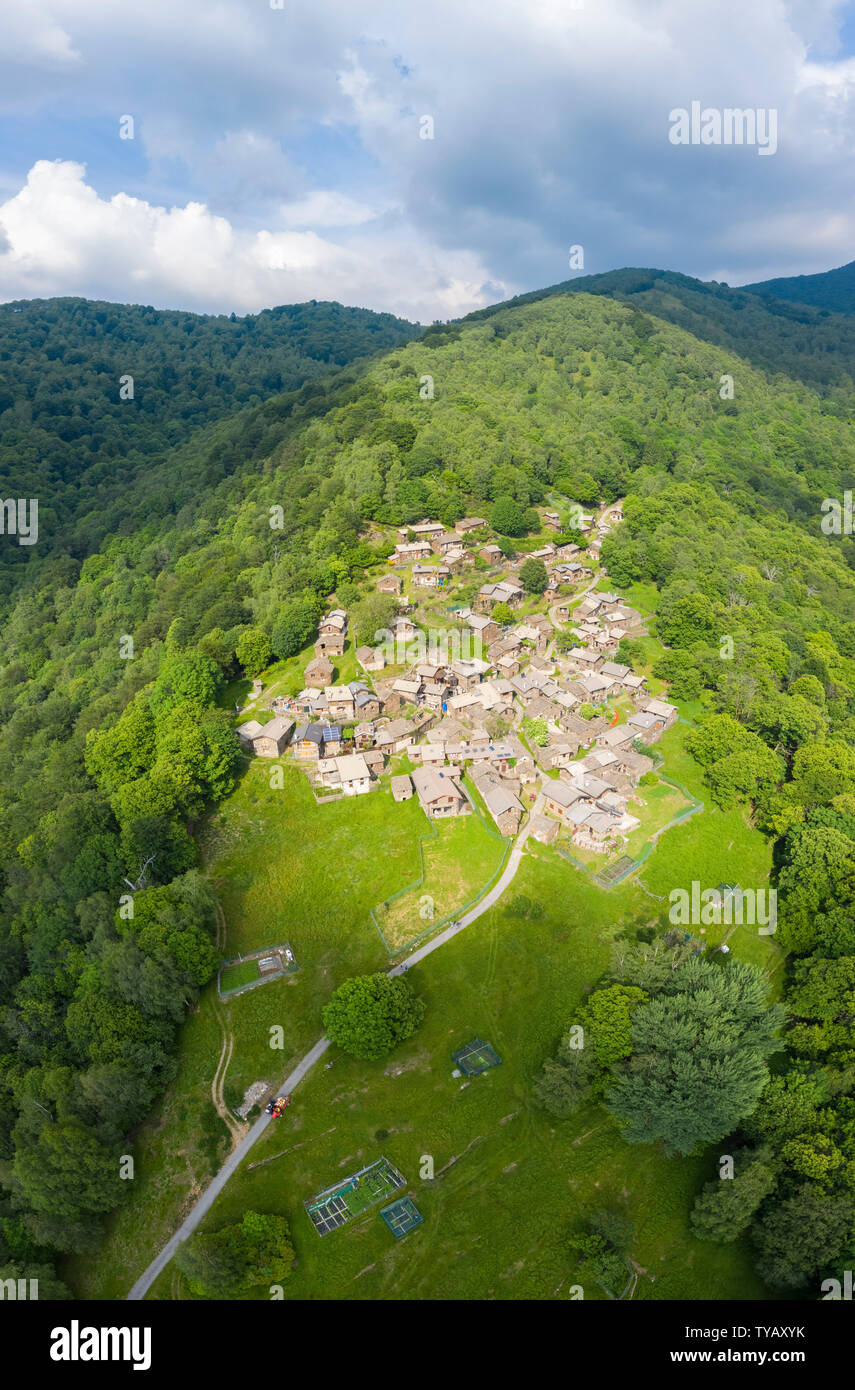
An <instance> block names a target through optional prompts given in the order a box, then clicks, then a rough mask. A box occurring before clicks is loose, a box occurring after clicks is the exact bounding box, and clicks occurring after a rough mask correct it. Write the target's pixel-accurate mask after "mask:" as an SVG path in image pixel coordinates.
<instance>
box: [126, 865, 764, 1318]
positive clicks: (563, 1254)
mask: <svg viewBox="0 0 855 1390" xmlns="http://www.w3.org/2000/svg"><path fill="white" fill-rule="evenodd" d="M514 889H515V890H518V891H519V893H521V894H525V895H526V896H527V897H529V898H530V899H531V900H533V901H535V902H538V903H540V904H541V906H542V907H543V909H544V911H543V915H542V916H541V917H539V918H531V919H518V918H514V917H510V916H508V914H507V913H506V911H505V910H504V907H503V906H502V905H501V904H500V905H498V906H497V907H495V908H494V909H492V910H491V911H490V912H489V913H487V914H485V915H484V917H482V918H481V919H479V920H478V921H477V922H476V923H475V924H473V926H472V927H470V928H469V929H468V930H467V931H466V932H464V933H462V934H461V935H460V936H458V937H456V938H455V939H454V940H453V941H451V942H449V943H448V944H447V945H445V946H443V947H442V948H441V949H440V950H439V951H437V952H436V953H435V954H434V955H432V956H430V957H428V958H427V959H426V960H425V961H423V962H422V963H421V964H420V965H419V966H418V967H417V968H414V970H413V971H412V973H411V975H410V977H409V978H410V980H411V983H412V984H413V986H414V988H416V989H417V990H418V992H419V994H421V995H422V996H423V997H424V999H425V1001H426V1003H427V1006H428V1012H427V1017H426V1020H425V1022H424V1024H423V1026H422V1027H421V1029H420V1030H419V1032H418V1033H417V1034H416V1035H415V1036H414V1037H413V1038H412V1039H410V1040H408V1042H407V1043H405V1044H402V1045H401V1047H399V1048H398V1049H397V1050H396V1051H395V1052H394V1053H393V1054H392V1055H391V1056H390V1057H388V1058H384V1059H383V1060H381V1061H378V1062H373V1063H368V1062H358V1061H355V1060H353V1059H351V1058H348V1057H346V1056H344V1055H343V1054H341V1053H338V1052H335V1053H334V1054H332V1055H333V1058H334V1064H333V1066H332V1068H330V1069H329V1070H325V1069H324V1068H318V1069H316V1070H315V1072H313V1073H312V1075H311V1076H310V1077H309V1078H308V1079H307V1081H306V1082H305V1083H304V1084H303V1085H301V1087H300V1089H299V1091H298V1092H297V1093H296V1094H295V1097H294V1100H293V1101H292V1105H291V1108H290V1109H289V1111H288V1113H287V1116H286V1117H285V1119H284V1120H283V1122H282V1123H280V1124H277V1125H275V1126H273V1125H271V1126H270V1127H269V1129H268V1131H267V1132H266V1134H265V1136H264V1138H263V1139H262V1140H261V1141H260V1142H259V1144H258V1145H256V1147H255V1148H254V1149H253V1152H252V1154H251V1156H250V1159H249V1161H248V1162H245V1163H244V1165H243V1166H242V1168H241V1170H240V1171H239V1172H238V1174H237V1175H236V1177H235V1178H234V1179H232V1181H231V1182H230V1183H229V1184H228V1186H227V1187H226V1189H225V1190H224V1192H223V1193H222V1194H221V1196H220V1197H219V1199H218V1201H217V1203H216V1204H215V1206H214V1208H213V1210H212V1212H211V1213H210V1214H209V1216H208V1218H207V1219H206V1223H205V1228H207V1229H214V1228H216V1227H217V1226H219V1225H221V1224H224V1223H227V1222H229V1221H232V1220H236V1219H239V1217H240V1216H241V1214H242V1213H243V1211H244V1210H246V1209H247V1208H252V1209H255V1210H260V1211H269V1212H276V1213H279V1214H282V1215H284V1216H286V1217H287V1219H288V1220H289V1222H290V1224H291V1229H292V1234H293V1239H294V1245H295V1248H296V1253H297V1266H296V1269H295V1271H294V1273H293V1275H292V1277H291V1278H290V1280H289V1281H288V1282H287V1284H286V1285H285V1288H284V1294H285V1297H286V1298H289V1299H290V1298H295V1299H306V1298H310V1299H351V1298H352V1299H410V1298H418V1299H445V1298H449V1299H480V1298H499V1299H505V1298H513V1299H519V1298H528V1299H554V1298H557V1299H560V1298H566V1297H569V1296H570V1289H571V1287H572V1285H573V1284H574V1282H575V1280H574V1277H573V1275H574V1266H573V1260H572V1257H571V1256H570V1253H569V1252H568V1249H567V1245H566V1240H567V1236H568V1234H569V1232H570V1231H571V1230H572V1229H574V1228H575V1227H577V1226H578V1224H579V1223H580V1221H581V1219H582V1217H583V1215H584V1213H585V1212H586V1211H587V1210H589V1209H590V1208H591V1207H595V1206H598V1205H616V1206H619V1207H620V1208H622V1209H623V1210H625V1211H626V1212H627V1213H628V1214H629V1215H630V1217H631V1218H632V1220H633V1222H634V1223H635V1229H636V1235H635V1239H634V1241H633V1244H632V1251H631V1253H632V1258H633V1259H634V1261H635V1262H636V1264H637V1265H638V1267H639V1269H640V1270H641V1271H642V1272H641V1277H640V1279H639V1283H638V1287H637V1290H636V1293H635V1297H636V1298H641V1299H647V1298H656V1299H678V1298H696V1299H698V1298H708V1297H710V1291H711V1290H712V1291H714V1293H713V1295H712V1296H714V1297H718V1298H721V1299H729V1298H750V1299H758V1298H762V1297H763V1296H764V1293H763V1289H762V1286H761V1285H760V1283H759V1281H758V1280H757V1278H756V1276H755V1275H754V1274H753V1273H752V1270H751V1267H750V1262H749V1259H748V1255H747V1252H746V1251H745V1249H743V1248H742V1247H741V1245H739V1244H736V1245H732V1246H714V1245H710V1244H704V1243H701V1242H698V1241H695V1240H694V1239H693V1238H692V1237H690V1236H689V1235H688V1234H687V1219H688V1214H689V1211H690V1209H691V1205H692V1202H693V1200H694V1196H695V1193H696V1191H697V1188H698V1185H699V1184H700V1183H701V1182H702V1181H703V1180H704V1179H705V1178H706V1177H708V1176H711V1175H712V1173H713V1171H714V1155H713V1154H712V1153H710V1154H708V1155H705V1156H700V1157H696V1158H691V1159H667V1158H665V1156H664V1155H663V1154H662V1152H661V1151H659V1150H658V1149H657V1148H656V1147H652V1146H647V1145H638V1146H633V1147H631V1148H630V1147H629V1146H628V1145H627V1144H625V1143H624V1142H623V1140H622V1139H621V1137H620V1134H619V1132H618V1130H617V1127H616V1124H615V1122H614V1121H613V1120H612V1119H611V1118H610V1117H609V1116H608V1115H607V1114H606V1112H605V1111H603V1110H602V1109H598V1108H591V1109H589V1110H588V1111H586V1112H585V1113H583V1114H581V1115H579V1116H576V1117H574V1118H573V1119H572V1120H566V1121H556V1120H554V1119H552V1118H551V1117H550V1116H548V1115H546V1114H545V1113H543V1112H542V1111H539V1110H538V1109H536V1108H535V1106H534V1105H533V1103H532V1094H531V1087H532V1082H533V1080H534V1078H535V1076H536V1075H537V1072H538V1071H539V1068H540V1065H541V1062H542V1060H543V1058H544V1056H546V1055H547V1054H549V1053H551V1052H552V1051H553V1049H554V1046H555V1044H556V1042H557V1039H558V1037H559V1036H560V1034H561V1033H562V1031H563V1030H564V1029H566V1027H567V1026H568V1025H569V1024H570V1023H571V1022H572V1021H573V1018H574V1011H575V1009H576V1008H577V1007H578V1005H579V1004H580V1003H581V1002H582V1001H583V1000H584V998H585V994H586V992H587V991H588V990H589V989H590V988H591V986H592V984H593V983H595V982H596V981H597V979H598V978H599V977H600V976H601V975H602V973H603V971H604V970H605V968H606V966H607V963H608V959H609V952H610V945H611V942H612V940H613V939H614V938H615V937H616V936H618V935H620V934H621V933H623V934H624V935H626V936H628V937H629V938H630V939H634V936H635V931H636V930H637V928H639V927H641V926H644V925H646V924H647V923H648V922H649V921H650V919H651V912H650V906H651V904H650V902H649V900H648V899H647V898H646V896H645V895H644V894H643V893H641V892H640V891H639V890H638V889H637V888H635V887H634V886H632V885H631V884H630V885H624V886H623V887H621V888H619V889H616V890H613V891H611V892H605V891H603V890H599V889H597V888H595V887H593V886H592V885H591V884H590V883H588V882H586V881H585V877H584V876H583V875H582V874H580V873H579V872H578V871H576V870H574V869H572V867H571V866H569V865H567V863H566V862H565V861H563V860H561V859H560V858H559V857H558V856H557V855H555V854H554V852H553V851H552V850H551V849H545V848H542V847H538V848H537V851H536V853H533V854H528V853H527V854H526V856H525V858H524V860H523V864H522V866H521V869H520V872H519V875H518V877H517V880H516V882H515V885H514ZM762 946H763V949H765V950H766V951H767V952H768V953H769V958H770V959H771V958H772V956H773V953H774V951H775V948H774V945H773V944H772V943H771V942H770V941H769V940H768V939H767V940H765V941H763V942H762ZM735 954H736V955H737V956H739V955H740V954H741V947H736V948H735ZM475 1036H479V1037H481V1038H484V1039H486V1040H487V1041H489V1042H491V1043H492V1044H493V1046H494V1047H495V1048H496V1049H497V1051H498V1052H499V1054H500V1055H501V1057H502V1059H503V1062H502V1065H501V1066H499V1067H496V1068H494V1069H493V1070H491V1071H488V1072H486V1073H484V1074H483V1075H481V1076H479V1077H475V1078H472V1079H471V1080H469V1081H466V1080H465V1079H464V1078H462V1077H458V1078H454V1077H452V1069H453V1064H452V1061H451V1054H452V1052H453V1051H454V1050H455V1049H456V1048H458V1047H460V1046H462V1045H463V1044H464V1043H466V1042H468V1041H470V1040H471V1039H472V1038H473V1037H475ZM380 1154H385V1155H386V1156H387V1157H388V1158H389V1159H390V1160H391V1161H392V1162H393V1163H394V1164H395V1165H396V1166H397V1167H398V1168H399V1169H400V1171H401V1172H402V1173H403V1174H404V1176H405V1178H406V1179H407V1189H406V1190H407V1192H409V1194H410V1195H411V1196H412V1197H413V1199H414V1200H415V1202H416V1205H417V1206H418V1208H419V1210H420V1211H421V1213H422V1215H423V1216H424V1224H423V1225H422V1226H421V1227H419V1228H418V1229H417V1230H415V1231H414V1232H412V1233H411V1235H409V1236H407V1237H406V1238H405V1239H403V1240H401V1241H400V1242H396V1241H395V1240H394V1239H393V1238H392V1236H391V1234H390V1233H389V1231H388V1230H387V1229H386V1226H385V1225H384V1223H383V1222H382V1220H381V1219H380V1217H379V1213H378V1211H377V1210H376V1209H375V1210H371V1211H369V1212H367V1213H366V1215H365V1216H364V1217H363V1218H360V1219H359V1220H357V1221H355V1222H353V1223H352V1224H351V1225H348V1226H347V1227H345V1228H342V1229H340V1230H337V1231H334V1232H332V1233H330V1234H329V1235H326V1236H323V1237H320V1236H318V1234H317V1233H316V1231H315V1230H314V1228H313V1227H312V1225H311V1223H310V1221H309V1219H308V1217H307V1216H306V1213H305V1211H304V1209H303V1203H304V1201H305V1200H307V1199H308V1198H310V1197H311V1196H312V1195H313V1194H314V1193H315V1192H317V1191H318V1190H320V1189H322V1188H324V1187H326V1186H329V1185H330V1184H332V1183H334V1182H335V1181H336V1180H337V1179H339V1178H342V1177H345V1176H346V1175H347V1174H348V1173H350V1172H353V1171H355V1170H356V1169H358V1168H360V1167H362V1166H363V1165H364V1164H366V1163H369V1162H371V1161H373V1160H374V1159H375V1158H377V1157H379V1156H380ZM427 1159H430V1160H431V1162H432V1170H431V1169H429V1168H428V1167H427V1166H426V1160H427ZM430 1171H432V1172H433V1177H430V1176H427V1174H429V1172H430ZM423 1175H424V1176H423ZM176 1292H177V1293H178V1294H179V1295H180V1296H181V1297H190V1296H191V1295H190V1294H189V1291H188V1290H187V1289H186V1287H184V1285H183V1281H182V1280H181V1279H180V1276H178V1274H177V1272H176V1271H175V1270H174V1269H173V1268H170V1269H167V1270H165V1271H164V1273H163V1275H162V1276H161V1277H160V1279H159V1280H158V1282H157V1284H156V1285H155V1286H154V1288H153V1290H152V1292H151V1294H150V1295H149V1296H150V1297H155V1298H157V1297H172V1296H175V1294H176ZM254 1296H255V1297H258V1298H267V1297H269V1296H270V1294H269V1291H268V1290H266V1289H259V1290H257V1291H255V1292H254ZM601 1296H603V1295H602V1294H601V1292H600V1291H599V1290H598V1289H596V1288H591V1289H586V1290H585V1297H586V1298H598V1297H601Z"/></svg>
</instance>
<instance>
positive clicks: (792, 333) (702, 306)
mask: <svg viewBox="0 0 855 1390" xmlns="http://www.w3.org/2000/svg"><path fill="white" fill-rule="evenodd" d="M848 269H849V267H844V270H841V271H832V272H830V274H832V275H843V274H844V271H848ZM805 278H806V279H807V280H812V279H815V280H819V279H823V278H824V277H822V276H807V277H805ZM769 283H770V284H772V283H778V282H772V281H770V282H769ZM792 283H794V284H795V283H797V282H796V281H793V282H792ZM750 288H751V287H750V286H746V287H744V288H741V289H732V288H731V287H730V286H729V285H725V284H720V283H719V282H718V281H716V280H710V281H704V280H694V279H693V278H692V277H691V276H689V275H680V274H679V273H678V272H677V271H673V270H652V269H640V268H638V267H634V266H633V267H626V268H624V269H622V270H610V271H608V272H607V273H605V274H603V275H584V276H580V277H578V278H577V279H575V280H565V281H563V282H562V283H561V284H558V285H550V286H549V287H548V288H547V289H543V290H535V291H533V292H532V293H531V294H523V295H518V296H517V297H516V298H515V299H510V300H506V301H505V302H504V303H503V304H495V305H491V306H490V307H489V308H487V309H478V310H476V311H475V313H473V314H469V315H468V316H467V317H466V318H465V319H462V320H460V322H461V323H469V322H473V321H476V320H478V319H483V318H489V317H490V316H491V315H493V314H496V313H498V312H499V310H500V309H506V308H509V307H515V306H517V305H523V304H533V303H535V302H537V301H538V300H541V299H547V298H549V297H550V296H552V295H556V294H597V295H607V296H608V297H609V298H610V299H616V300H618V302H620V303H625V304H634V305H635V306H636V307H637V308H638V309H643V310H645V311H646V312H647V313H650V314H655V315H656V317H657V318H661V319H665V320H666V321H667V322H668V323H673V324H675V325H676V326H677V327H678V328H684V329H686V331H687V332H689V333H692V334H694V336H695V337H697V338H702V339H703V340H704V341H705V342H708V343H715V344H716V345H717V346H718V347H725V348H730V349H731V350H732V351H733V352H736V353H738V354H739V355H740V357H744V358H746V359H747V360H748V361H749V362H752V363H753V364H754V366H756V367H761V368H762V369H763V370H764V371H767V372H774V373H783V374H784V375H786V376H790V377H793V378H794V379H795V380H797V381H803V382H806V383H807V384H808V385H810V386H811V387H812V388H813V389H814V390H815V391H819V392H820V393H821V394H823V395H833V396H835V397H837V398H839V399H840V401H841V409H843V410H844V411H845V412H846V414H847V418H848V412H849V410H850V408H851V398H852V394H853V390H855V322H852V321H850V320H849V319H847V318H844V317H834V318H832V316H831V315H830V313H829V311H828V309H820V308H814V307H812V306H811V305H808V304H795V303H794V304H789V303H786V302H784V301H783V300H774V299H767V298H761V296H760V295H759V294H755V293H749V290H750ZM755 288H756V287H755ZM853 302H855V301H853ZM443 332H445V333H446V334H447V333H448V332H449V329H448V328H445V329H443V328H432V329H428V331H427V336H428V337H432V336H433V335H434V334H437V333H438V334H442V333H443Z"/></svg>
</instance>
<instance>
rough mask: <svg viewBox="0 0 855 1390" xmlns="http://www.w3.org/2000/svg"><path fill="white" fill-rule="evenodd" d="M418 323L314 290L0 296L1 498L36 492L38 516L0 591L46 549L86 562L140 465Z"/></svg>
mask: <svg viewBox="0 0 855 1390" xmlns="http://www.w3.org/2000/svg"><path fill="white" fill-rule="evenodd" d="M421 331H422V330H421V328H420V326H419V325H417V324H410V323H407V322H405V321H404V320H403V319H396V318H394V317H393V316H392V315H391V314H375V313H372V312H371V311H370V310H367V309H351V308H346V307H345V306H343V305H341V304H336V303H318V302H316V301H312V302H311V303H308V304H290V305H283V306H281V307H280V308H277V309H270V310H265V311H264V312H263V313H260V314H254V315H252V314H250V315H247V316H245V317H243V318H237V317H236V316H235V315H232V316H231V317H226V316H225V315H219V316H214V315H202V314H191V313H183V312H177V311H176V312H172V311H164V310H158V309H152V308H146V307H145V306H141V305H126V304H107V303H101V302H99V301H95V300H87V299H50V300H44V299H38V300H20V301H17V302H15V303H10V304H2V305H0V474H2V476H3V477H4V479H5V481H4V485H3V496H4V497H5V496H8V495H9V494H11V495H13V496H15V497H21V498H31V497H35V498H37V499H38V500H39V520H40V525H39V541H38V545H37V546H20V545H15V544H9V543H3V544H2V545H0V594H2V593H3V592H5V591H6V590H7V589H8V587H9V585H10V583H11V582H12V579H13V578H14V576H15V573H16V572H17V571H18V570H19V569H20V567H22V566H24V565H26V564H28V563H32V562H33V561H34V560H36V558H37V557H43V556H44V554H45V553H46V552H56V551H59V552H62V553H65V554H68V555H71V556H77V557H79V558H81V559H82V558H84V557H85V556H86V555H87V554H89V553H90V552H91V551H92V550H93V549H95V548H96V547H97V545H98V544H99V542H100V540H101V538H102V537H104V536H106V535H109V534H110V532H111V531H114V530H117V529H121V527H122V525H123V518H122V516H121V506H122V501H123V499H127V498H129V497H132V496H133V492H134V486H135V483H136V480H137V478H138V476H140V475H141V474H142V473H144V472H145V471H146V469H147V468H149V467H150V466H151V464H152V463H153V462H154V461H156V460H157V459H159V458H162V457H164V456H165V455H166V454H167V453H168V452H169V451H170V450H171V449H174V448H175V447H176V446H178V445H180V444H181V443H182V442H183V441H185V440H187V439H188V438H189V437H190V436H191V435H192V434H193V432H194V431H196V430H198V429H199V428H201V427H204V426H208V425H211V424H212V423H214V422H215V421H217V420H220V419H222V418H224V417H225V416H227V415H229V414H231V413H233V412H234V411H236V410H239V409H241V408H242V407H245V406H247V405H250V404H252V403H260V402H261V401H263V400H266V399H267V398H269V397H270V396H271V395H274V394H277V393H280V392H282V391H293V390H296V389H298V388H299V387H300V386H302V385H303V384H304V383H306V382H313V381H317V380H318V379H319V378H320V377H323V376H325V375H327V374H329V373H330V372H332V371H335V369H336V368H340V367H342V366H344V365H345V364H346V363H348V362H351V361H353V360H354V359H355V358H360V357H366V356H370V355H371V354H373V353H375V352H377V351H380V350H385V349H388V348H390V347H394V346H395V344H397V343H399V342H405V341H408V340H409V339H411V338H413V337H416V336H418V335H419V334H420V333H421ZM114 503H115V504H118V507H119V514H115V513H114V512H113V510H112V509H113V505H114Z"/></svg>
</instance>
